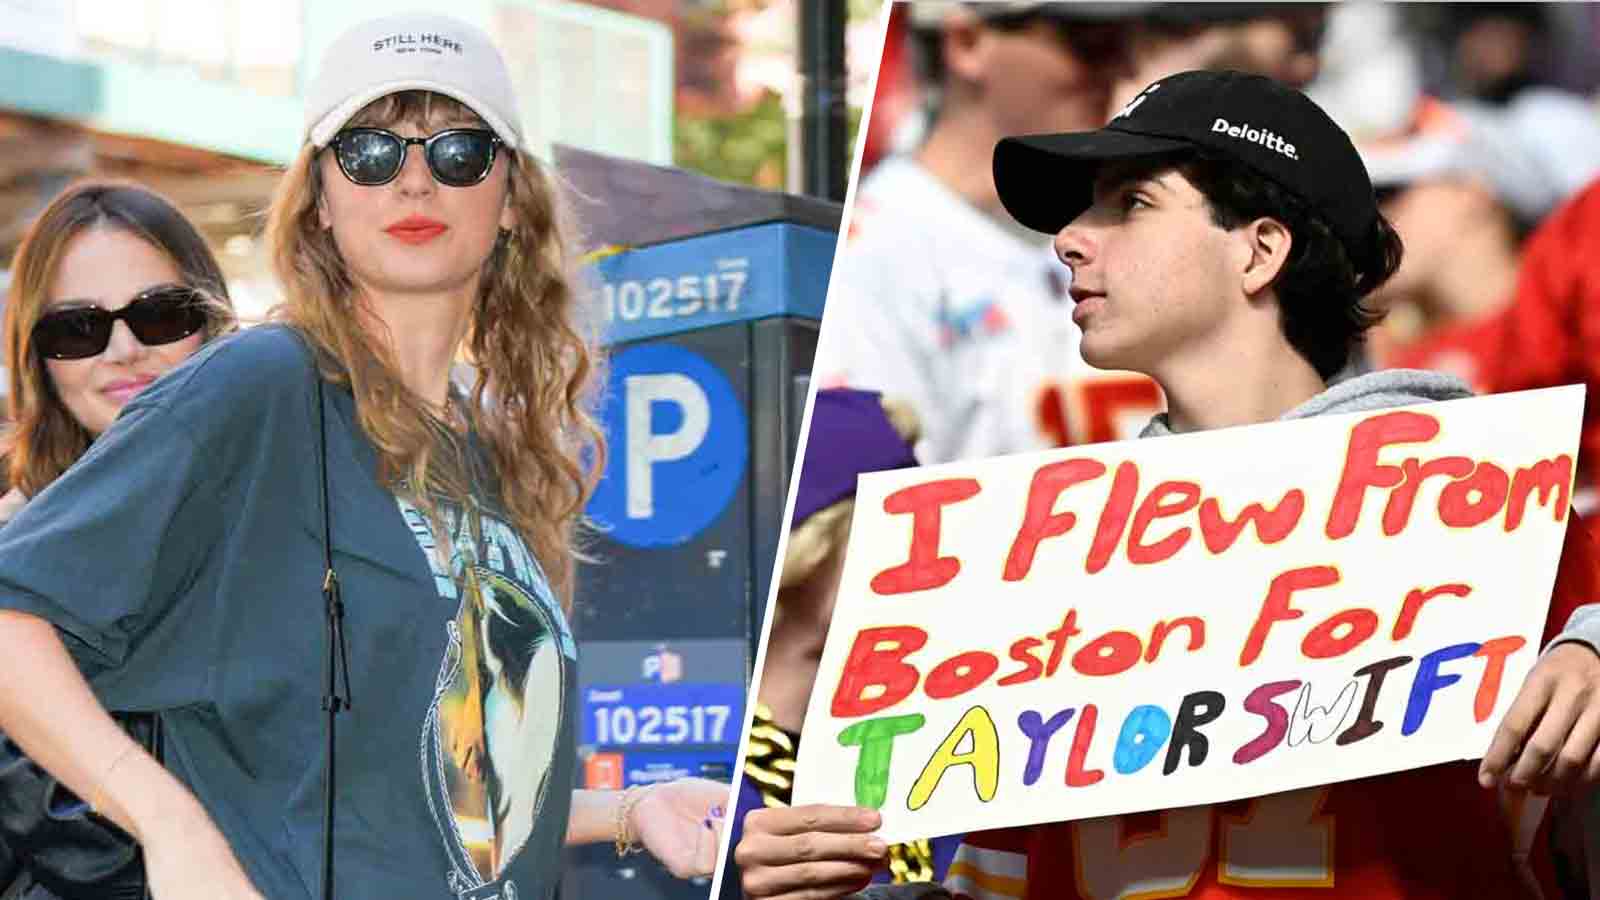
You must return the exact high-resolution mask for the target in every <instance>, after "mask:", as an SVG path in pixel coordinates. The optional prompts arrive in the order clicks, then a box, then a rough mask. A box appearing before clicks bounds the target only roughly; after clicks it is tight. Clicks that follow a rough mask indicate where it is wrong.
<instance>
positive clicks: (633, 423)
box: [623, 372, 711, 519]
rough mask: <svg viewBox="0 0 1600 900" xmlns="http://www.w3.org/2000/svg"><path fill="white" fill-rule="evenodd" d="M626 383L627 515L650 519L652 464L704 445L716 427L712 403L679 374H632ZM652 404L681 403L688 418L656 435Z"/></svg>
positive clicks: (695, 385)
mask: <svg viewBox="0 0 1600 900" xmlns="http://www.w3.org/2000/svg"><path fill="white" fill-rule="evenodd" d="M623 383H624V385H625V387H624V390H625V391H626V392H627V408H628V422H627V429H628V448H627V451H628V518H630V519H648V518H650V517H651V516H652V515H654V514H655V491H654V485H653V481H652V477H651V467H652V466H654V465H655V464H656V463H658V462H671V461H672V460H675V459H683V458H684V457H685V456H688V455H689V454H691V453H693V452H694V451H695V448H696V447H699V446H700V442H701V441H702V440H704V439H705V436H706V431H707V429H709V428H710V426H711V404H710V402H708V400H707V399H706V392H705V391H704V390H703V389H702V388H701V387H700V385H698V384H695V383H694V379H692V378H690V377H688V376H687V375H680V374H678V373H677V372H668V373H664V374H660V375H629V376H628V377H627V378H625V379H623ZM652 403H675V404H677V405H678V408H679V409H680V410H682V411H683V421H682V422H681V423H679V425H678V429H677V430H676V431H672V432H669V433H667V434H654V433H652V431H651V428H650V405H651V404H652Z"/></svg>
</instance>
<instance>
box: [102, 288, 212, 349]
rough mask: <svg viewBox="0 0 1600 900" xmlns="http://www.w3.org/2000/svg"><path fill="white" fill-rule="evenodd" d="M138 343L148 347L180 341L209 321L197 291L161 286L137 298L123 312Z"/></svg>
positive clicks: (124, 318)
mask: <svg viewBox="0 0 1600 900" xmlns="http://www.w3.org/2000/svg"><path fill="white" fill-rule="evenodd" d="M122 317H123V320H124V321H126V322H127V323H128V328H129V329H131V330H132V331H133V336H134V337H136V338H138V339H139V343H141V344H144V345H146V346H154V345H156V344H170V343H172V342H173V341H181V340H183V339H184V338H186V337H188V336H189V335H191V334H194V333H195V332H196V331H199V330H200V329H201V328H204V327H205V324H206V313H205V308H204V307H203V306H201V305H200V303H199V299H198V298H197V297H196V296H195V294H194V291H191V290H189V289H188V288H183V287H170V288H161V289H158V290H154V291H151V292H150V293H147V294H144V295H143V296H140V297H138V298H137V299H135V300H134V301H133V302H132V303H129V304H128V307H127V309H126V310H125V311H124V312H123V314H122Z"/></svg>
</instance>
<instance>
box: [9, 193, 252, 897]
mask: <svg viewBox="0 0 1600 900" xmlns="http://www.w3.org/2000/svg"><path fill="white" fill-rule="evenodd" d="M119 322H120V323H122V325H121V326H118V324H117V323H119ZM232 327H233V311H232V308H231V307H230V306H229V304H228V294H227V288H226V285H225V284H224V282H223V277H222V271H221V269H219V268H218V266H217V262H216V259H215V257H213V256H212V254H211V250H210V248H208V247H207V246H206V243H205V240H204V239H203V238H202V237H201V236H200V233H199V232H198V231H196V230H195V227H194V226H193V225H191V224H190V223H189V221H188V220H187V219H185V218H184V217H183V214H182V213H180V212H179V211H178V210H177V209H176V208H174V207H173V206H172V204H171V203H169V202H168V201H167V200H166V199H165V198H163V197H161V196H160V195H158V194H156V193H154V192H153V191H150V190H149V189H147V188H144V187H141V186H139V185H136V184H132V183H127V182H118V181H86V182H80V183H78V184H76V185H73V186H71V187H69V188H68V189H67V190H66V191H64V192H63V193H61V194H60V195H59V196H57V197H56V198H55V200H54V201H52V202H51V203H50V204H49V205H48V206H47V207H46V208H45V209H44V211H43V212H41V213H40V214H39V216H38V218H36V219H35V220H34V222H33V224H32V225H31V226H30V227H29V229H28V230H27V232H26V233H25V234H24V235H23V238H22V243H21V245H20V246H19V248H18V250H17V254H16V257H15V259H14V260H13V262H12V280H11V285H10V288H9V291H8V296H7V298H6V306H5V321H4V334H5V363H6V370H7V372H8V373H9V394H8V397H7V400H8V405H9V413H10V415H9V418H10V420H11V421H10V427H9V429H8V430H7V432H6V433H5V436H4V438H3V440H0V454H3V457H4V463H5V468H4V472H5V478H6V482H7V485H8V487H9V490H8V491H7V492H6V493H5V495H4V496H3V497H0V523H3V522H5V521H7V520H9V519H11V518H12V517H13V516H14V515H16V514H17V512H18V511H20V510H21V509H22V508H23V506H24V505H25V504H26V503H27V502H28V499H29V498H30V497H33V496H35V495H37V494H39V493H40V492H41V491H43V490H44V489H45V488H46V487H47V486H49V485H50V484H51V483H52V482H54V481H55V480H56V479H57V478H58V477H60V476H61V474H62V473H63V472H65V471H66V470H67V468H68V467H69V466H71V465H73V464H74V463H75V462H77V460H78V458H79V457H81V456H82V455H83V454H84V452H85V451H87V450H88V449H89V446H90V444H91V443H92V442H93V441H94V440H95V439H96V438H97V437H98V436H99V435H100V434H101V433H102V432H104V431H105V430H106V429H108V428H109V427H111V424H112V421H113V420H114V419H115V418H116V416H117V414H118V413H119V412H120V411H121V410H122V407H123V406H124V405H125V404H126V403H127V402H128V401H129V400H130V399H131V398H132V397H133V396H134V395H136V394H138V393H139V392H140V391H141V390H143V389H144V387H145V386H146V385H148V384H150V383H151V382H152V381H154V380H155V379H156V378H158V377H160V376H161V375H163V374H164V373H166V372H167V371H168V370H169V369H171V368H173V367H174V366H176V365H177V364H179V363H180V362H183V361H184V360H185V359H187V358H188V357H189V356H190V355H192V354H193V353H194V352H195V350H197V349H198V348H199V347H200V345H201V344H203V343H205V342H206V341H208V340H210V339H211V338H213V337H216V336H217V335H220V334H222V333H224V332H226V331H229V330H231V329H232ZM133 727H135V728H139V729H142V728H144V727H146V726H144V725H135V726H133ZM0 838H3V839H4V840H5V841H6V842H7V844H8V846H9V848H10V849H11V850H14V851H15V853H16V857H17V859H16V865H15V866H13V867H12V868H11V869H10V870H9V871H0V895H3V896H5V897H8V898H19V900H49V898H52V897H56V896H62V897H65V898H67V900H75V898H77V897H86V896H101V895H102V894H103V893H106V892H110V893H115V892H116V891H118V890H128V891H137V890H138V889H139V888H138V885H139V884H140V883H141V881H142V870H141V868H140V866H139V861H138V859H137V856H136V855H135V852H134V846H133V844H132V839H131V838H128V837H126V836H125V835H121V834H118V833H116V831H115V830H114V826H110V825H108V824H106V823H105V822H104V820H101V819H98V818H96V817H92V816H89V815H87V814H86V811H85V810H84V808H83V806H82V803H81V801H79V800H78V799H77V798H74V797H70V796H69V795H64V794H59V793H58V792H57V790H56V789H55V787H54V786H53V784H52V779H51V778H50V777H49V776H48V775H47V774H45V773H44V772H43V771H41V770H39V769H38V768H37V767H36V766H34V765H33V764H32V763H31V762H30V761H29V760H27V759H26V758H24V757H23V756H22V755H21V753H20V751H19V750H18V748H17V747H16V745H15V744H13V743H12V742H11V741H9V740H6V739H5V738H4V736H0Z"/></svg>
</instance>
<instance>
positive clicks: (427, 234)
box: [384, 216, 450, 244]
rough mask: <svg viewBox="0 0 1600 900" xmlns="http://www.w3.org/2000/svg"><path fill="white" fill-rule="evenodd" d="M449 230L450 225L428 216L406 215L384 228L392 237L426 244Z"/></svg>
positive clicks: (407, 241) (410, 242) (412, 242)
mask: <svg viewBox="0 0 1600 900" xmlns="http://www.w3.org/2000/svg"><path fill="white" fill-rule="evenodd" d="M449 230H450V226H449V225H446V224H444V223H443V222H440V221H438V220H437V219H430V218H428V217H427V216H406V217H405V218H404V219H401V220H400V221H398V222H395V223H394V224H392V225H390V226H389V227H388V228H385V229H384V231H385V232H386V233H387V234H388V235H389V236H390V237H392V238H394V239H396V240H400V241H405V242H406V243H408V244H426V243H427V242H429V241H431V240H433V239H434V238H436V237H438V236H439V235H441V234H444V233H445V232H446V231H449Z"/></svg>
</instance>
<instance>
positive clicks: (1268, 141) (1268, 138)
mask: <svg viewBox="0 0 1600 900" xmlns="http://www.w3.org/2000/svg"><path fill="white" fill-rule="evenodd" d="M1211 130H1212V131H1214V132H1222V133H1223V134H1226V135H1227V136H1228V137H1236V138H1240V139H1242V140H1246V141H1249V142H1250V143H1252V144H1260V145H1261V146H1263V147H1266V148H1267V149H1268V150H1276V151H1277V152H1279V153H1282V154H1283V155H1284V156H1287V157H1289V158H1290V159H1295V160H1297V159H1299V158H1300V157H1299V156H1298V155H1296V154H1295V151H1294V145H1293V144H1290V143H1285V142H1284V140H1283V138H1281V137H1278V136H1277V135H1275V134H1273V133H1272V132H1270V131H1267V130H1266V129H1264V128H1252V127H1251V126H1250V125H1248V124H1244V125H1234V124H1233V123H1231V122H1229V121H1228V120H1227V119H1224V118H1221V117H1218V119H1217V120H1216V121H1215V122H1212V123H1211Z"/></svg>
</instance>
